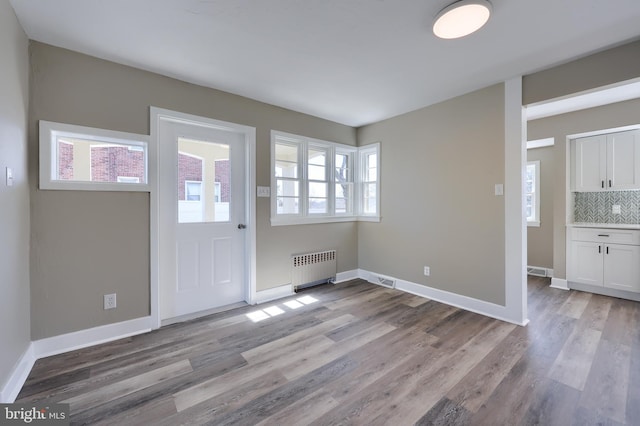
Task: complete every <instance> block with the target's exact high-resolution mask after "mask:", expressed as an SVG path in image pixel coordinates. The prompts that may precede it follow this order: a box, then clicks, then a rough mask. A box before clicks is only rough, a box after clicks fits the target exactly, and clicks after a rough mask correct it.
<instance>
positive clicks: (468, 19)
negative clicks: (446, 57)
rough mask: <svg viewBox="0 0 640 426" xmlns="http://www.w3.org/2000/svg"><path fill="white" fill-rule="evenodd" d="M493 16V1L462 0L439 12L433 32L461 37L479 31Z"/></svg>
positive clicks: (438, 34) (444, 35)
mask: <svg viewBox="0 0 640 426" xmlns="http://www.w3.org/2000/svg"><path fill="white" fill-rule="evenodd" d="M489 16H491V3H489V2H488V1H486V0H460V1H457V2H455V3H452V4H450V5H449V6H447V7H445V8H444V9H442V10H441V11H440V13H438V15H437V16H436V19H435V21H434V23H433V33H434V34H435V35H436V36H438V37H440V38H446V39H452V38H460V37H464V36H466V35H469V34H471V33H473V32H476V31H478V30H479V29H480V28H482V26H483V25H484V24H486V23H487V21H488V20H489Z"/></svg>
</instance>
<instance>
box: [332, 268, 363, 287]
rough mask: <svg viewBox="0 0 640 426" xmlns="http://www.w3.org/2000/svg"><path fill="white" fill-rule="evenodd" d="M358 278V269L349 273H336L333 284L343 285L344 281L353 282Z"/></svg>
mask: <svg viewBox="0 0 640 426" xmlns="http://www.w3.org/2000/svg"><path fill="white" fill-rule="evenodd" d="M356 278H360V269H352V270H350V271H344V272H338V273H337V274H336V279H335V281H333V283H334V284H339V283H343V282H345V281H351V280H355V279H356Z"/></svg>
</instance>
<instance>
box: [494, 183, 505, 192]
mask: <svg viewBox="0 0 640 426" xmlns="http://www.w3.org/2000/svg"><path fill="white" fill-rule="evenodd" d="M495 193H496V195H504V185H503V184H501V183H496V189H495Z"/></svg>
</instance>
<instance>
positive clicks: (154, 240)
mask: <svg viewBox="0 0 640 426" xmlns="http://www.w3.org/2000/svg"><path fill="white" fill-rule="evenodd" d="M149 115H150V118H151V125H150V128H151V136H150V140H151V141H153V143H152V144H150V145H151V147H153V148H154V151H153V152H151V150H150V154H149V158H150V159H152V160H153V161H154V163H153V167H152V168H151V167H150V169H151V170H153V171H154V175H153V181H151V178H150V182H152V185H153V186H152V188H153V191H152V192H151V216H152V217H151V318H152V325H153V328H159V327H160V326H161V320H160V280H159V267H160V250H159V245H158V238H159V233H160V228H159V227H160V224H159V196H158V176H157V169H156V168H157V165H158V162H159V149H157V147H158V144H159V137H160V132H159V126H160V122H161V121H162V120H165V121H171V122H176V123H183V124H189V125H193V126H201V127H209V128H215V129H220V130H226V131H231V132H235V133H242V134H243V135H244V139H245V144H246V145H245V148H246V150H245V158H246V164H245V173H246V176H245V179H246V182H245V186H246V188H245V211H246V213H245V214H246V218H245V220H246V224H247V229H246V232H245V281H246V285H245V301H246V302H247V303H248V304H254V303H255V297H256V225H257V215H256V200H255V197H254V194H255V193H256V170H255V169H256V128H255V127H251V126H246V125H244V124H237V123H230V122H227V121H221V120H215V119H213V118H208V117H201V116H195V115H191V114H186V113H182V112H177V111H171V110H168V109H163V108H157V107H154V106H151V107H150V109H149ZM152 154H153V156H152Z"/></svg>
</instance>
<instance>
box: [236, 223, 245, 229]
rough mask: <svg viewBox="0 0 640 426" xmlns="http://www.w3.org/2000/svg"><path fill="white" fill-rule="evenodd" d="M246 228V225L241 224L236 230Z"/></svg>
mask: <svg viewBox="0 0 640 426" xmlns="http://www.w3.org/2000/svg"><path fill="white" fill-rule="evenodd" d="M246 227H247V225H245V224H244V223H241V224H240V225H238V229H244V228H246Z"/></svg>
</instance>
